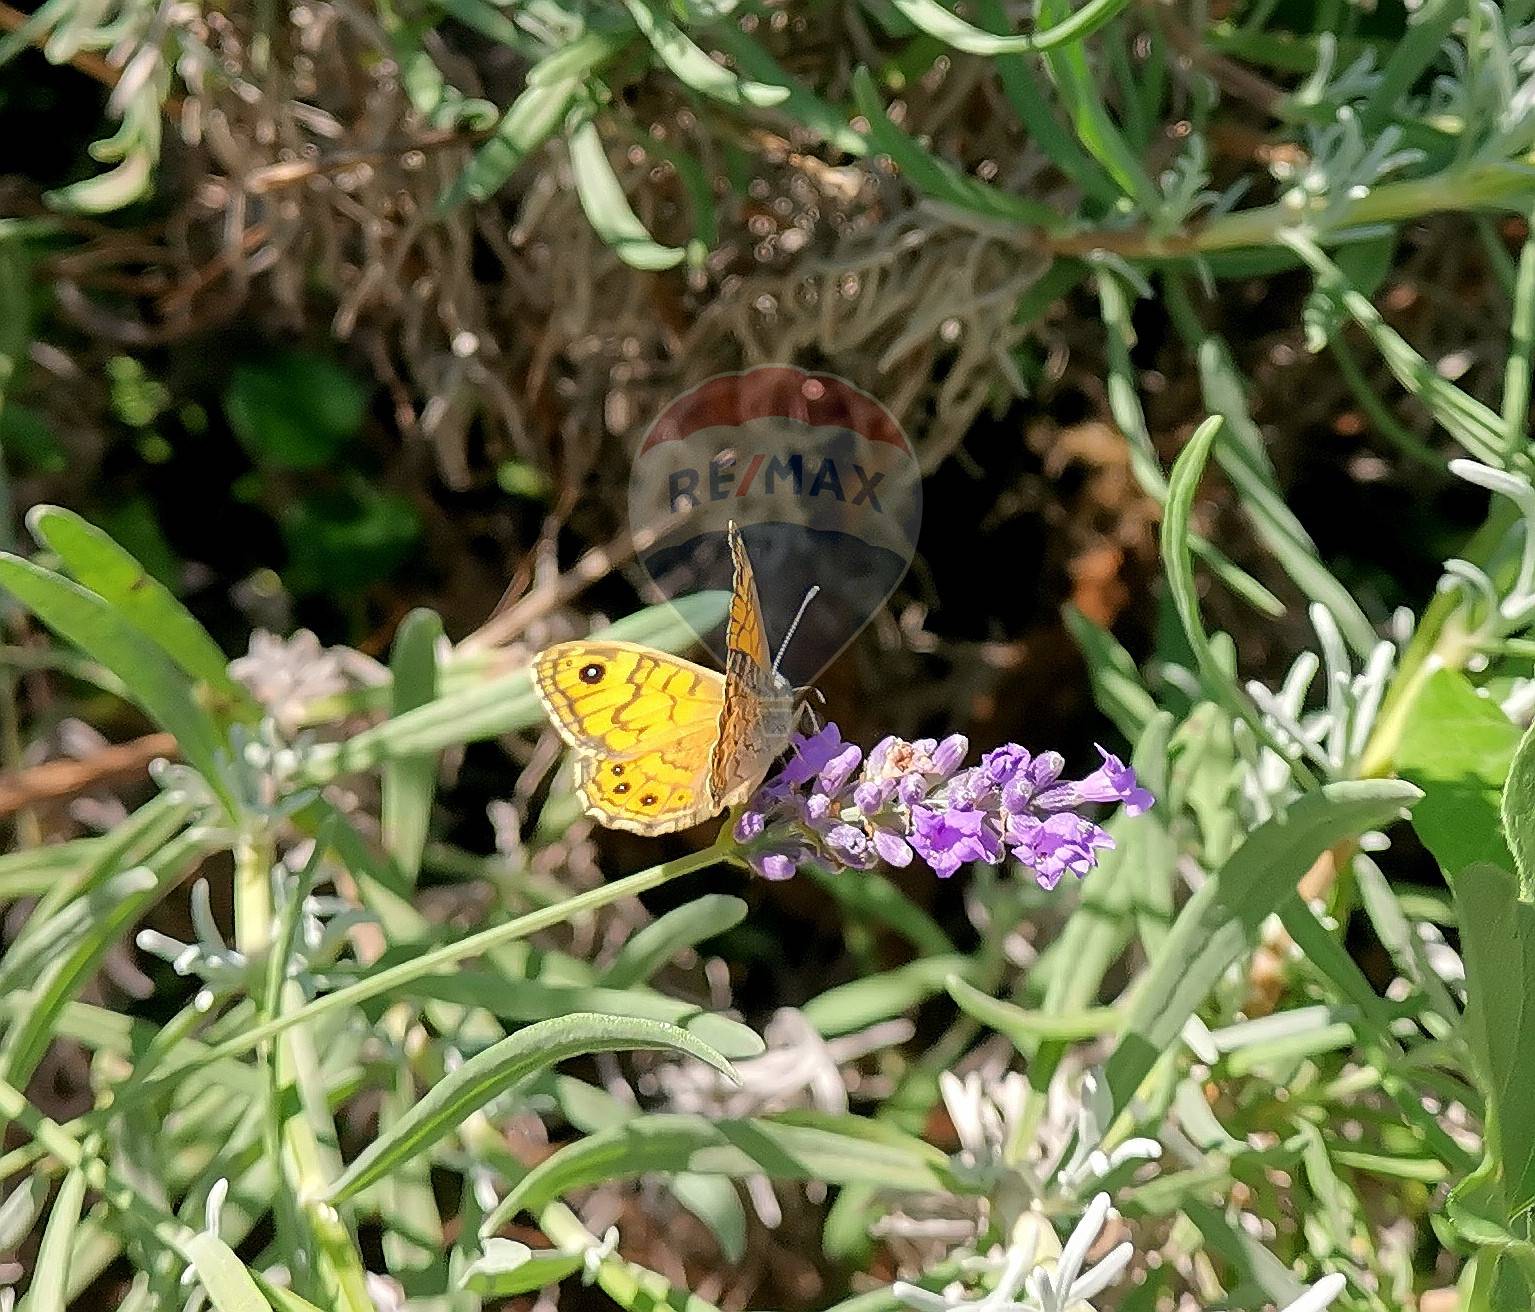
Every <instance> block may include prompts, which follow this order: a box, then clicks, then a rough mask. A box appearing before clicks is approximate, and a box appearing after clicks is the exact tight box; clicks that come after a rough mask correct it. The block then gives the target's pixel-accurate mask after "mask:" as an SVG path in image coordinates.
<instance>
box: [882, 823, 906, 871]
mask: <svg viewBox="0 0 1535 1312" xmlns="http://www.w3.org/2000/svg"><path fill="white" fill-rule="evenodd" d="M874 850H875V851H876V852H878V853H879V855H880V859H881V860H882V861H884V862H885V864H886V865H892V866H896V867H898V868H899V867H903V866H909V865H910V864H911V844H910V843H908V842H907V841H906V840H905V839H904V838H902V837H901V836H900V835H899V834H896V833H892V832H891V831H890V830H888V829H876V830H875V831H874Z"/></svg>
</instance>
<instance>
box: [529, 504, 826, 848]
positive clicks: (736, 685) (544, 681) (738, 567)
mask: <svg viewBox="0 0 1535 1312" xmlns="http://www.w3.org/2000/svg"><path fill="white" fill-rule="evenodd" d="M729 538H730V555H731V560H732V563H733V566H734V572H735V573H734V585H733V589H732V597H731V602H730V619H729V622H728V624H727V625H726V629H725V645H726V660H725V673H724V675H723V676H721V675H719V674H716V673H715V672H714V671H713V670H709V669H705V668H704V667H703V666H701V665H695V664H694V663H693V662H692V661H685V660H682V659H681V658H680V657H677V656H671V655H668V654H667V653H666V652H661V651H656V650H655V649H654V648H652V647H644V646H641V645H640V644H639V643H634V642H595V641H594V642H562V643H558V644H556V645H555V646H553V647H550V648H548V649H547V650H545V651H543V652H541V653H539V655H538V657H537V658H536V659H535V660H534V662H533V687H534V689H535V691H536V692H537V693H538V697H539V700H540V701H542V702H543V704H544V709H545V710H547V711H548V712H549V718H550V719H551V720H552V721H553V723H554V727H555V729H556V730H558V732H559V735H560V737H561V738H563V739H564V740H565V741H566V742H567V743H569V744H570V746H571V748H572V749H573V750H574V751H575V754H576V787H577V790H578V791H579V792H580V794H581V798H582V800H583V801H584V802H585V803H586V813H587V814H588V815H591V816H595V817H596V818H597V819H598V820H600V821H601V822H602V823H603V824H605V825H607V826H608V827H609V828H612V829H628V830H630V831H632V832H633V833H636V834H668V833H671V832H672V831H673V830H675V829H686V828H688V826H690V825H696V824H698V823H700V822H701V821H704V820H707V819H709V817H710V816H715V815H718V814H719V813H720V812H721V811H723V810H724V809H725V808H726V807H728V806H734V805H736V804H737V803H739V802H742V801H744V800H745V799H746V798H747V797H748V796H750V795H751V793H752V792H753V791H755V789H756V788H757V786H758V785H759V784H760V783H761V782H762V780H763V777H764V776H765V775H766V774H767V771H768V767H769V766H770V765H772V763H773V761H774V759H775V758H776V757H777V756H778V755H779V754H780V753H782V752H783V750H784V748H785V747H787V746H788V743H789V735H790V732H791V731H792V729H793V727H794V722H795V705H794V689H793V688H791V687H790V686H789V684H788V682H787V681H786V680H785V679H784V678H783V677H782V676H781V675H780V674H779V673H778V669H777V663H776V662H775V661H774V660H773V657H772V653H771V652H770V651H769V650H768V645H767V635H766V632H765V631H764V628H763V623H762V601H761V599H760V598H759V597H758V595H757V582H756V578H755V577H754V576H753V574H752V567H751V560H750V559H749V558H748V557H747V554H746V547H745V545H744V544H743V543H742V541H741V535H740V533H739V531H737V529H736V526H735V525H734V524H731V525H730V530H729ZM806 600H807V601H808V600H809V598H806ZM801 610H803V607H801ZM791 632H792V628H791Z"/></svg>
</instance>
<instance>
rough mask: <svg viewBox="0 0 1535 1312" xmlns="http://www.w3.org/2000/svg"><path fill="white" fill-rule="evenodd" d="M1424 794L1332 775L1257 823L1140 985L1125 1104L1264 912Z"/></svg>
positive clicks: (1125, 1049) (1124, 1055) (1128, 1041)
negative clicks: (1318, 864)
mask: <svg viewBox="0 0 1535 1312" xmlns="http://www.w3.org/2000/svg"><path fill="white" fill-rule="evenodd" d="M1419 796H1420V793H1419V792H1418V790H1417V789H1416V788H1414V787H1413V786H1412V785H1411V784H1408V783H1403V782H1401V781H1399V780H1368V781H1359V782H1355V781H1349V782H1344V783H1334V784H1326V785H1324V786H1323V787H1322V788H1320V789H1318V790H1317V791H1315V792H1312V793H1307V794H1305V795H1304V796H1302V797H1299V798H1297V799H1296V800H1295V801H1294V802H1292V803H1291V804H1290V805H1289V808H1288V809H1287V810H1286V811H1285V813H1284V814H1283V815H1280V816H1276V817H1275V818H1274V819H1272V820H1269V821H1267V822H1266V823H1264V824H1262V825H1260V826H1258V828H1257V829H1255V830H1253V832H1252V833H1251V834H1250V835H1249V836H1248V838H1247V840H1246V842H1244V843H1243V844H1242V846H1241V847H1239V848H1238V849H1237V850H1236V851H1235V852H1234V853H1233V854H1232V855H1231V857H1230V859H1229V860H1227V862H1226V863H1225V864H1224V865H1223V866H1222V867H1221V868H1220V870H1218V871H1217V872H1216V873H1215V874H1214V875H1212V876H1211V877H1210V878H1209V879H1208V880H1207V881H1206V882H1205V884H1204V885H1203V886H1202V887H1201V888H1200V889H1199V891H1198V892H1197V893H1195V894H1194V896H1193V897H1191V898H1190V899H1189V900H1188V902H1187V903H1186V904H1185V905H1184V908H1183V910H1182V912H1180V913H1179V916H1178V919H1177V920H1176V921H1175V922H1174V923H1173V927H1172V930H1171V931H1170V932H1169V934H1168V936H1167V941H1166V942H1165V943H1164V944H1163V945H1162V950H1161V952H1160V953H1159V954H1158V956H1157V959H1156V960H1155V961H1154V962H1153V963H1152V964H1151V967H1150V969H1149V970H1148V971H1147V972H1146V974H1145V975H1144V976H1143V977H1142V978H1141V980H1140V982H1139V983H1138V984H1137V985H1136V988H1135V993H1134V995H1133V997H1132V999H1131V1002H1130V1005H1129V1009H1128V1012H1127V1014H1126V1017H1125V1025H1124V1032H1123V1034H1122V1036H1121V1038H1120V1041H1119V1044H1118V1045H1117V1046H1116V1047H1115V1049H1114V1052H1113V1054H1112V1055H1111V1056H1110V1058H1109V1062H1108V1067H1107V1078H1108V1086H1109V1091H1110V1094H1111V1096H1112V1098H1113V1104H1114V1109H1115V1111H1116V1113H1117V1112H1120V1111H1123V1110H1124V1108H1125V1107H1126V1106H1128V1105H1129V1101H1130V1099H1131V1098H1132V1097H1133V1096H1134V1094H1135V1092H1136V1090H1137V1089H1138V1088H1139V1087H1140V1084H1141V1081H1142V1080H1144V1079H1145V1078H1146V1076H1147V1075H1148V1074H1149V1073H1150V1071H1151V1069H1152V1067H1153V1066H1155V1064H1156V1063H1157V1061H1158V1060H1159V1059H1160V1058H1161V1056H1162V1055H1163V1053H1165V1052H1166V1051H1167V1050H1168V1049H1169V1048H1171V1047H1172V1046H1173V1045H1174V1044H1175V1043H1176V1042H1177V1040H1178V1035H1179V1034H1180V1033H1181V1032H1182V1029H1183V1026H1184V1023H1185V1022H1186V1021H1187V1020H1188V1019H1189V1017H1190V1016H1192V1015H1194V1013H1195V1010H1196V1009H1197V1008H1198V1007H1199V1005H1200V1003H1202V1002H1203V1001H1204V999H1205V998H1206V997H1207V996H1208V994H1209V993H1210V990H1211V989H1213V988H1214V987H1215V985H1216V983H1217V982H1218V981H1219V980H1220V978H1221V976H1222V975H1223V974H1224V973H1225V971H1226V970H1227V968H1228V967H1230V966H1231V965H1232V964H1233V963H1234V962H1236V961H1237V960H1239V959H1240V958H1241V957H1242V956H1243V954H1244V953H1245V952H1247V951H1248V950H1249V949H1251V948H1252V947H1254V946H1255V945H1256V944H1257V941H1258V933H1259V929H1260V927H1261V926H1262V924H1263V921H1264V920H1265V919H1266V918H1267V917H1268V916H1269V915H1271V914H1272V913H1274V912H1275V911H1277V910H1278V909H1279V908H1280V906H1281V905H1282V904H1283V903H1284V902H1285V901H1286V900H1287V899H1288V898H1291V897H1293V896H1294V895H1295V886H1296V884H1297V883H1298V882H1299V880H1300V878H1301V876H1302V875H1304V874H1305V873H1306V871H1307V870H1309V869H1310V868H1311V865H1312V863H1313V862H1314V861H1315V860H1316V859H1317V858H1318V857H1319V856H1321V855H1322V853H1323V852H1325V851H1327V850H1328V849H1329V848H1330V847H1332V846H1333V845H1334V844H1336V843H1341V842H1343V841H1344V840H1345V839H1349V838H1354V837H1357V836H1358V835H1359V834H1362V833H1364V832H1365V831H1366V830H1368V829H1374V828H1376V827H1377V826H1381V825H1385V824H1389V823H1390V822H1391V821H1392V820H1394V819H1395V818H1396V817H1397V815H1398V814H1399V813H1400V812H1401V810H1402V808H1404V807H1409V806H1411V805H1412V804H1413V803H1414V802H1415V801H1416V800H1417V799H1418V797H1419Z"/></svg>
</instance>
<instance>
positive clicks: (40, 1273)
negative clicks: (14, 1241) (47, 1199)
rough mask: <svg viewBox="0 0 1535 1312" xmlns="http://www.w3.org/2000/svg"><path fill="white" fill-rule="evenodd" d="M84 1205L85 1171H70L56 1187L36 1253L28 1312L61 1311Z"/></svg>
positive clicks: (63, 1306) (62, 1311)
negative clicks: (34, 1273)
mask: <svg viewBox="0 0 1535 1312" xmlns="http://www.w3.org/2000/svg"><path fill="white" fill-rule="evenodd" d="M84 1202H85V1172H84V1170H82V1169H80V1168H78V1167H77V1168H76V1169H74V1170H72V1171H70V1172H69V1173H68V1174H67V1175H65V1177H64V1183H63V1184H62V1185H60V1186H59V1193H58V1197H57V1198H55V1199H54V1200H53V1210H52V1211H50V1212H49V1213H48V1225H47V1228H46V1229H44V1231H43V1242H42V1244H41V1245H40V1246H39V1248H38V1250H37V1265H36V1267H35V1268H34V1270H35V1271H36V1272H37V1276H36V1279H34V1280H33V1281H32V1287H31V1288H30V1289H29V1290H27V1312H64V1309H65V1306H66V1305H67V1302H68V1300H67V1298H66V1295H65V1290H66V1289H67V1287H68V1283H69V1252H70V1248H71V1247H72V1246H73V1244H74V1239H75V1231H76V1229H78V1227H79V1225H80V1208H81V1206H82V1204H83V1203H84Z"/></svg>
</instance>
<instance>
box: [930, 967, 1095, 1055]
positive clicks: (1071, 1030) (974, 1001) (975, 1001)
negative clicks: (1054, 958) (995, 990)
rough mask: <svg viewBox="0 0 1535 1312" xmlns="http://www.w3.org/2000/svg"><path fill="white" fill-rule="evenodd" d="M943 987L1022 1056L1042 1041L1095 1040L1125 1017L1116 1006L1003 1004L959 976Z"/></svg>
mask: <svg viewBox="0 0 1535 1312" xmlns="http://www.w3.org/2000/svg"><path fill="white" fill-rule="evenodd" d="M944 988H946V989H947V990H948V991H949V996H950V997H951V998H953V999H954V1001H955V1003H956V1005H958V1007H959V1009H960V1010H961V1011H963V1012H964V1013H965V1014H966V1015H967V1016H973V1017H974V1018H975V1019H976V1020H978V1021H980V1022H981V1024H983V1025H988V1026H990V1027H991V1028H992V1029H994V1030H996V1032H997V1033H998V1034H1003V1035H1006V1036H1007V1037H1008V1038H1009V1039H1011V1040H1012V1042H1013V1046H1014V1047H1015V1048H1017V1049H1018V1050H1019V1051H1020V1052H1023V1053H1032V1052H1033V1051H1034V1048H1035V1045H1036V1044H1037V1043H1038V1042H1039V1040H1040V1039H1068V1040H1073V1041H1075V1040H1080V1039H1093V1038H1097V1037H1098V1035H1100V1034H1110V1033H1113V1031H1115V1030H1117V1029H1118V1028H1119V1026H1120V1022H1121V1020H1122V1017H1121V1015H1120V1012H1119V1009H1118V1008H1116V1007H1087V1008H1084V1009H1083V1010H1081V1011H1074V1012H1062V1013H1056V1012H1048V1011H1025V1010H1024V1009H1023V1008H1022V1007H1019V1006H1016V1005H1015V1004H1013V1003H1011V1002H1003V1001H1002V1000H1001V999H999V998H993V997H991V996H990V995H988V994H985V993H982V992H981V991H980V989H977V988H972V987H971V986H970V985H969V984H967V983H966V982H965V981H964V980H962V979H961V978H960V977H959V976H958V975H950V976H949V977H948V979H946V980H945V981H944Z"/></svg>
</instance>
